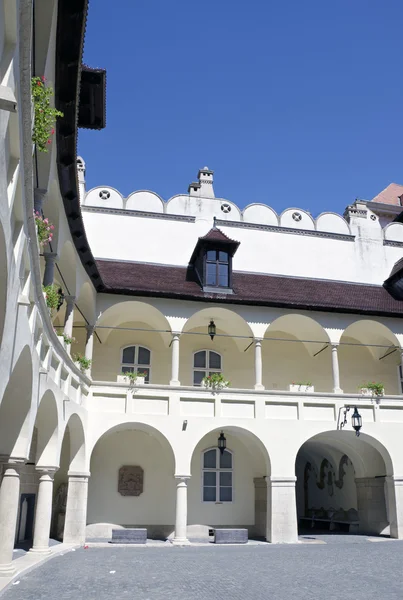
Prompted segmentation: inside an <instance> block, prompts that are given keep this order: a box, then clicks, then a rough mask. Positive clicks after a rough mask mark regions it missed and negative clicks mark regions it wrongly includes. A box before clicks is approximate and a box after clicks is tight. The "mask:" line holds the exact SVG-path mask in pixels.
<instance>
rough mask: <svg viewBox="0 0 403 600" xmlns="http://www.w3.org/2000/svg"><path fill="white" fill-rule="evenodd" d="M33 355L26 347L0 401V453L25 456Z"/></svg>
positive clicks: (26, 455) (27, 445) (28, 438)
mask: <svg viewBox="0 0 403 600" xmlns="http://www.w3.org/2000/svg"><path fill="white" fill-rule="evenodd" d="M32 383H33V372H32V357H31V351H30V348H29V346H25V347H24V348H23V349H22V351H21V353H20V355H19V357H18V359H17V361H16V363H15V366H14V369H13V371H12V373H11V376H10V379H9V380H8V383H7V387H6V389H5V392H4V395H3V398H2V401H1V404H0V454H3V455H6V456H13V457H16V458H27V457H28V452H29V445H30V409H31V404H32Z"/></svg>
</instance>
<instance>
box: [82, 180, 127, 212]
mask: <svg viewBox="0 0 403 600" xmlns="http://www.w3.org/2000/svg"><path fill="white" fill-rule="evenodd" d="M84 205H85V206H99V207H101V208H123V196H122V194H121V193H120V192H119V191H118V190H116V189H115V188H113V187H111V186H109V185H106V186H101V185H99V186H97V187H95V188H92V189H91V190H89V191H88V192H87V193H86V195H85V200H84Z"/></svg>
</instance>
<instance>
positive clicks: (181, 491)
mask: <svg viewBox="0 0 403 600" xmlns="http://www.w3.org/2000/svg"><path fill="white" fill-rule="evenodd" d="M175 479H176V480H177V484H176V517H175V537H174V539H173V543H174V544H178V545H179V546H185V545H188V544H189V543H190V542H189V540H188V539H187V537H186V535H187V521H188V486H187V483H186V481H187V480H188V479H189V477H180V476H175Z"/></svg>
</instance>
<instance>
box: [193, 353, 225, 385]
mask: <svg viewBox="0 0 403 600" xmlns="http://www.w3.org/2000/svg"><path fill="white" fill-rule="evenodd" d="M221 371H222V360H221V354H218V352H213V350H200V351H199V352H195V353H194V354H193V385H201V383H202V380H203V377H207V376H208V375H212V374H213V373H221Z"/></svg>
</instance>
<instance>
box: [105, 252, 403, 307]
mask: <svg viewBox="0 0 403 600" xmlns="http://www.w3.org/2000/svg"><path fill="white" fill-rule="evenodd" d="M97 266H98V269H99V272H100V274H101V276H102V280H103V282H104V285H105V289H104V292H106V293H114V294H128V295H134V296H151V297H165V298H178V299H182V300H198V301H204V302H219V303H224V304H249V305H260V306H277V307H282V308H294V309H295V308H299V309H305V310H321V311H331V312H344V313H357V314H372V315H383V316H403V302H400V301H398V300H395V299H394V298H393V297H392V296H391V295H390V294H389V293H388V291H387V290H386V289H385V288H383V287H382V286H376V285H360V284H356V283H346V282H339V281H327V280H323V279H303V278H299V277H284V276H278V275H263V274H257V273H243V272H237V271H234V272H233V277H232V282H233V292H234V293H233V294H220V293H219V292H218V293H210V292H203V290H202V288H201V287H200V285H199V284H198V283H197V282H195V281H190V280H188V279H187V269H186V268H185V267H175V266H166V265H160V264H147V263H135V262H118V261H108V260H98V261H97Z"/></svg>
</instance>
